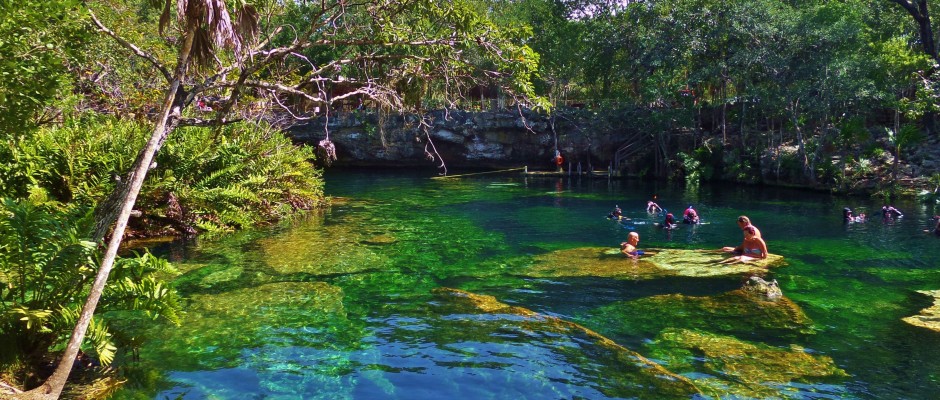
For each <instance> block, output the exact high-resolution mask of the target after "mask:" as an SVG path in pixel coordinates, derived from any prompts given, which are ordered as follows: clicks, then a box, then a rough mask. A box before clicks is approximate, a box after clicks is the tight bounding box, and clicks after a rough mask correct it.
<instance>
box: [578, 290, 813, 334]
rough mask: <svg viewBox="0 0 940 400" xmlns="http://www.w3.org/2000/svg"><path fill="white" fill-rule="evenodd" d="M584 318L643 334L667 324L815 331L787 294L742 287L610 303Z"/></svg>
mask: <svg viewBox="0 0 940 400" xmlns="http://www.w3.org/2000/svg"><path fill="white" fill-rule="evenodd" d="M588 320H589V321H590V325H591V326H596V327H598V329H599V330H602V331H604V332H608V333H620V334H624V335H634V336H635V335H640V336H646V337H651V336H654V335H656V334H657V333H659V332H660V331H662V330H664V329H666V328H690V329H704V330H707V331H710V332H720V333H728V334H735V335H738V336H746V335H758V334H769V335H774V336H777V337H790V338H794V337H796V336H798V335H802V334H812V333H814V332H815V331H814V330H813V322H812V321H811V320H810V319H809V318H808V317H807V316H806V314H805V313H804V312H803V310H802V309H801V308H800V307H799V306H798V305H797V304H796V303H794V302H793V301H791V300H790V299H787V298H786V297H780V298H777V299H775V300H769V299H767V298H766V297H764V296H761V295H759V294H754V293H750V292H748V291H747V290H746V289H743V288H742V289H737V290H733V291H730V292H727V293H723V294H720V295H717V296H686V295H681V294H667V295H659V296H651V297H645V298H641V299H637V300H633V301H627V302H619V303H613V304H611V305H607V306H604V307H601V308H598V309H596V310H594V311H592V312H591V313H590V314H589V317H588Z"/></svg>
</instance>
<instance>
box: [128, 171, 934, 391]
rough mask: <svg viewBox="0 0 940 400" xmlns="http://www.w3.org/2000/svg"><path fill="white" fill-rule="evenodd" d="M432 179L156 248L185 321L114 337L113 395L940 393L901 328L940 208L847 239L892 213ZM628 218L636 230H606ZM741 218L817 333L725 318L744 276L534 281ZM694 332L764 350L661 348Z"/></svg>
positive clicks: (729, 197) (790, 195) (772, 197)
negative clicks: (475, 301) (449, 293)
mask: <svg viewBox="0 0 940 400" xmlns="http://www.w3.org/2000/svg"><path fill="white" fill-rule="evenodd" d="M430 177H431V175H429V174H422V173H403V172H387V173H386V172H375V171H370V172H357V171H346V172H339V171H330V172H328V173H327V175H326V178H327V190H328V192H329V194H330V195H332V196H336V197H337V200H336V201H335V205H334V206H333V207H332V208H330V209H329V210H328V211H326V212H325V213H324V214H323V215H317V216H312V217H310V218H306V219H304V220H303V221H296V222H294V223H293V224H290V226H280V227H273V228H270V229H265V230H256V231H251V232H242V233H239V234H236V235H232V236H228V237H225V238H222V239H219V240H214V241H207V240H203V241H201V242H200V243H198V244H190V245H185V246H184V245H179V246H173V247H168V248H164V249H159V250H158V251H159V252H162V253H164V255H165V256H167V257H169V258H171V260H172V261H173V262H174V264H175V265H176V266H177V267H179V268H180V269H181V270H182V271H183V274H182V275H181V276H180V277H179V278H178V280H177V281H176V286H177V288H178V289H179V290H180V292H181V293H182V294H183V295H184V296H185V297H186V299H187V305H186V310H187V314H186V316H185V320H184V323H183V325H182V326H181V327H172V326H164V325H153V323H150V322H148V321H134V320H122V321H120V322H119V323H121V324H124V325H126V326H127V327H129V328H132V330H133V331H135V332H136V334H137V335H138V337H139V338H140V339H142V340H143V343H144V344H143V345H142V347H140V349H139V356H140V357H139V361H133V360H131V359H130V356H129V355H124V357H122V358H121V362H122V363H124V364H125V365H127V366H128V373H127V378H128V379H129V383H128V384H127V385H126V388H125V389H122V390H121V391H120V392H119V393H117V394H116V395H115V398H152V399H166V398H170V399H174V398H184V399H260V398H278V399H320V398H322V399H346V398H348V399H441V398H445V399H446V398H472V399H522V398H525V399H571V398H586V399H600V398H649V399H658V398H719V397H720V398H749V397H760V398H812V399H817V398H860V399H887V398H891V399H926V398H936V397H937V396H938V393H940V383H938V379H940V333H938V332H933V331H929V330H927V329H923V328H917V327H913V326H909V325H908V324H906V323H904V322H902V321H901V318H902V317H905V316H909V315H914V314H917V313H918V312H919V310H921V309H923V308H925V307H927V306H929V305H930V304H931V300H930V299H928V298H926V297H923V296H921V295H919V294H917V293H915V292H914V291H915V290H921V289H940V264H938V263H937V260H938V256H940V238H937V237H935V236H932V235H928V234H925V233H924V232H923V230H924V229H927V228H929V227H930V221H929V217H930V216H932V215H934V214H936V213H938V210H936V209H932V208H928V207H925V206H923V205H919V204H914V203H899V204H895V206H897V207H898V208H900V209H901V210H903V211H904V212H905V214H906V215H905V217H904V218H901V219H899V220H890V221H883V220H882V219H880V218H878V217H876V218H873V219H871V220H870V221H869V222H867V223H864V224H851V225H845V224H843V223H842V220H841V217H840V211H841V209H842V207H844V206H851V207H853V208H856V209H859V208H862V209H867V211H869V212H870V213H874V211H877V210H878V209H880V206H881V205H880V204H875V203H874V202H872V201H869V200H868V199H856V198H853V199H846V198H840V197H833V196H829V195H825V194H820V193H815V192H806V191H798V190H787V189H776V188H761V187H752V186H732V185H714V186H712V185H702V186H700V187H695V188H685V187H676V186H670V185H666V184H661V183H660V184H656V183H646V182H636V181H607V180H586V179H585V180H578V179H558V178H535V179H534V178H528V179H526V178H523V177H519V176H496V175H482V176H479V177H468V178H462V179H449V180H437V179H430ZM653 194H657V195H658V196H659V203H660V204H661V205H663V206H664V207H666V208H667V209H668V210H670V211H674V212H677V213H681V210H682V209H683V208H684V207H685V206H686V205H688V204H694V205H695V206H696V208H697V209H698V210H699V213H700V215H702V218H703V221H705V222H706V224H703V225H701V226H697V227H694V228H691V227H689V226H681V227H680V229H678V230H676V231H672V232H667V231H662V230H660V229H658V228H656V227H655V226H654V225H653V223H654V222H658V221H659V220H660V217H653V216H650V215H648V214H647V213H646V212H645V204H646V200H648V199H649V198H650V197H651V195H653ZM615 204H617V205H620V207H621V208H623V210H624V214H625V215H626V216H628V217H631V218H633V221H632V222H628V223H625V224H618V223H616V222H612V221H609V220H607V219H606V218H604V217H605V216H606V215H607V213H608V212H609V211H610V209H611V208H612V207H613V206H614V205H615ZM741 214H746V215H748V216H750V217H751V219H752V220H753V221H754V223H755V225H757V226H758V227H759V228H760V229H761V231H762V232H763V236H764V238H765V239H766V240H767V242H768V247H769V249H770V251H771V252H772V253H775V254H781V255H783V256H785V257H786V259H787V261H788V265H787V266H785V267H782V268H779V269H775V270H773V272H772V273H771V275H770V276H769V277H770V278H775V279H777V280H778V281H779V283H780V286H781V288H782V290H783V293H784V296H785V297H786V298H788V299H790V300H792V302H793V303H794V304H795V307H797V309H798V310H799V311H801V312H802V313H805V317H806V318H808V321H809V322H804V323H803V324H802V325H801V326H800V327H794V326H793V324H792V323H789V324H788V323H787V321H783V322H781V323H778V322H776V320H772V319H770V318H772V317H771V316H769V314H768V316H766V317H765V316H763V315H762V314H761V311H760V309H758V312H757V314H754V313H750V314H737V313H736V311H734V310H731V311H729V309H725V310H722V309H721V307H723V306H722V305H721V304H723V303H721V300H718V299H722V298H725V297H722V295H723V294H725V293H728V292H730V291H733V290H735V289H737V288H739V287H740V286H741V282H742V280H743V278H744V277H742V276H731V277H727V278H708V279H703V278H679V277H663V278H659V279H650V280H639V279H629V278H626V279H625V278H623V277H619V278H601V277H584V276H581V277H564V276H559V277H551V276H548V277H546V276H540V277H533V276H531V274H527V273H526V268H527V266H529V265H531V263H532V262H533V261H532V260H533V259H534V258H535V257H538V256H539V255H543V254H547V253H551V252H554V251H563V250H566V249H572V248H578V247H608V248H610V249H616V248H617V246H618V244H619V243H620V242H622V241H623V240H625V238H626V234H627V232H628V229H633V230H636V231H637V232H639V233H640V236H641V242H640V248H654V247H658V248H684V249H714V248H718V247H721V246H726V245H737V244H738V243H740V241H741V233H740V230H739V229H738V228H737V226H736V225H735V223H734V220H735V218H736V217H737V216H738V215H741ZM624 262H629V261H628V260H624ZM440 287H449V288H456V289H461V290H465V291H467V292H471V293H475V294H480V295H489V296H493V297H494V298H495V300H496V301H499V302H501V303H504V304H507V305H511V306H516V307H519V308H518V309H514V310H520V309H522V308H524V309H527V310H531V311H532V312H535V313H538V315H537V316H536V317H532V316H531V315H530V316H525V315H523V314H521V313H520V312H495V313H487V312H468V311H467V310H466V308H460V307H455V306H453V305H451V304H448V300H447V299H446V298H441V297H440V296H435V295H434V294H433V293H432V291H433V290H434V289H436V288H440ZM679 295H681V296H679ZM677 296H678V297H677ZM676 298H679V299H686V300H688V301H689V302H697V301H705V302H708V301H709V299H713V300H715V301H716V302H717V304H718V308H719V309H717V310H709V311H702V310H703V309H702V308H697V307H698V306H695V307H691V306H688V303H683V302H681V301H679V302H676V301H671V300H668V299H676ZM663 299H666V300H663ZM689 299H692V300H689ZM695 299H697V300H695ZM702 299H704V300H702ZM683 304H685V305H683ZM696 304H699V303H696ZM790 322H792V321H790ZM574 324H578V325H574ZM582 328H584V330H582ZM677 328H681V329H684V330H687V332H696V333H697V334H703V335H715V336H706V337H718V338H723V339H722V340H724V339H730V340H732V342H731V343H732V345H731V346H730V348H731V349H742V348H745V347H748V348H750V347H752V346H759V347H760V348H762V349H765V350H767V352H766V353H759V354H758V355H755V353H747V354H745V355H744V356H740V357H737V358H738V359H739V360H737V361H733V362H730V361H728V360H729V359H724V360H723V361H722V360H718V359H716V358H714V357H713V356H714V354H707V353H702V352H701V351H695V350H691V351H690V350H688V349H685V350H681V349H680V350H676V348H674V347H670V346H666V345H664V343H665V342H666V341H664V339H663V338H664V337H666V336H663V335H664V333H667V334H666V335H667V336H668V332H674V331H675V329H677ZM588 330H589V331H588ZM586 332H596V335H600V336H604V337H606V338H608V339H610V341H612V342H605V341H603V340H599V339H598V337H599V336H595V335H592V334H590V333H586ZM680 341H681V340H680ZM621 346H622V347H621ZM791 348H800V349H802V353H801V354H809V355H811V356H812V357H816V358H817V359H826V358H827V357H828V358H829V359H831V364H832V368H834V369H838V370H841V371H844V374H822V375H818V374H817V375H813V374H808V373H806V372H805V370H806V368H807V367H806V366H803V365H802V364H799V363H798V362H797V361H794V360H791V359H789V358H787V357H789V356H786V355H784V356H783V357H782V358H783V361H782V363H779V364H761V361H766V360H764V358H765V355H763V354H778V353H782V354H790V353H785V350H789V349H791ZM627 349H629V350H627ZM768 349H769V350H768ZM777 350H779V351H777ZM631 352H636V353H639V354H640V355H643V356H645V357H648V358H650V359H652V360H653V361H656V362H659V363H662V364H663V365H664V366H665V367H666V368H668V369H670V370H671V371H672V372H675V373H677V374H680V375H682V376H683V377H685V378H688V379H689V380H691V382H694V383H695V385H696V386H697V387H698V388H699V389H700V391H701V393H690V392H688V391H686V390H684V389H682V388H677V387H676V385H675V379H670V378H668V377H667V376H664V375H663V374H658V373H654V374H651V375H650V374H648V373H646V374H647V375H644V373H645V372H643V371H639V372H638V371H637V367H636V360H637V358H636V357H635V356H632V355H631V354H636V353H631ZM710 357H711V358H710ZM767 357H769V356H767ZM767 365H778V366H779V367H768V366H767ZM736 368H737V369H743V368H754V369H753V371H755V372H748V373H744V374H741V373H740V372H738V371H736V370H735V369H736ZM642 369H643V368H640V370H642ZM647 369H648V368H647ZM777 369H779V371H777ZM757 372H760V373H759V374H758V373H757ZM778 372H780V374H778ZM784 372H786V373H784ZM781 376H783V378H781Z"/></svg>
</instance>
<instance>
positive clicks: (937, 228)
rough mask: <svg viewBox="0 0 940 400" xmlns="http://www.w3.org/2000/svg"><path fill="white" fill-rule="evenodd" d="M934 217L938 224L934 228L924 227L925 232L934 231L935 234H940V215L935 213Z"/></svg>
mask: <svg viewBox="0 0 940 400" xmlns="http://www.w3.org/2000/svg"><path fill="white" fill-rule="evenodd" d="M933 219H934V220H936V221H937V225H936V226H934V227H933V230H932V231H930V230H927V229H924V232H927V233H933V234H934V235H937V236H940V215H934V216H933Z"/></svg>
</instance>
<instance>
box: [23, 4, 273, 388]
mask: <svg viewBox="0 0 940 400" xmlns="http://www.w3.org/2000/svg"><path fill="white" fill-rule="evenodd" d="M151 3H154V5H155V6H158V7H159V6H162V7H163V13H162V15H161V17H160V31H161V33H162V31H163V30H164V29H165V28H166V27H167V26H168V25H169V23H170V15H171V12H172V9H173V8H174V7H172V5H173V4H172V3H173V0H151ZM175 10H176V17H177V18H176V19H177V23H178V27H179V29H180V30H181V35H182V37H183V40H182V42H181V45H180V48H179V54H178V56H177V64H176V70H175V71H174V73H173V75H172V76H170V75H169V74H168V73H167V71H166V69H165V68H162V67H160V69H161V71H162V72H163V75H164V77H166V78H167V79H168V81H169V87H168V89H167V91H166V95H165V96H164V100H163V106H162V109H161V110H160V114H159V118H158V119H157V121H156V123H155V124H154V128H153V132H152V133H151V135H150V140H149V141H148V142H147V145H146V146H145V147H144V148H143V149H142V150H141V151H140V153H138V155H137V159H136V160H135V162H134V165H133V166H132V167H131V171H130V173H129V174H128V176H127V177H126V178H125V179H123V180H122V182H121V183H120V184H119V185H118V187H117V188H116V189H115V191H114V193H112V195H111V196H110V197H109V199H108V201H106V202H105V203H104V204H103V207H99V209H100V210H99V211H101V212H99V213H98V214H99V217H98V218H97V224H96V232H95V234H94V236H95V239H96V240H102V239H103V238H104V236H105V235H106V233H107V230H108V227H109V226H110V225H111V222H112V221H115V220H116V222H115V226H114V230H113V232H112V233H111V238H110V240H109V241H108V245H107V248H106V249H105V255H104V257H103V258H102V260H101V266H100V268H99V269H98V274H97V276H96V277H95V280H94V283H93V284H92V287H91V290H90V292H89V294H88V298H87V299H86V301H85V304H84V306H83V307H82V311H81V314H80V316H79V319H78V322H77V323H76V324H75V329H74V330H73V331H72V335H71V337H70V338H69V342H68V344H67V345H66V348H65V352H64V353H63V355H62V357H61V358H60V359H59V363H58V365H57V367H56V370H55V372H54V373H53V374H52V375H51V376H50V377H49V378H48V379H47V380H46V381H45V382H44V383H43V384H42V385H41V386H39V387H37V388H35V389H33V390H30V391H28V392H25V393H23V394H21V395H19V397H20V398H29V399H57V398H58V397H59V395H60V394H61V393H62V390H63V388H64V387H65V383H66V380H67V379H68V376H69V373H70V372H71V370H72V364H73V361H74V360H75V357H76V356H77V355H78V351H79V348H80V345H81V343H82V341H83V340H84V338H85V333H86V331H87V329H88V325H89V323H90V322H91V318H92V315H94V312H95V307H96V306H97V305H98V300H99V299H100V298H101V294H102V291H103V290H104V287H105V284H106V283H107V281H108V275H110V273H111V269H112V267H113V266H114V261H115V258H116V256H117V251H118V248H119V247H120V245H121V240H122V239H123V236H124V230H125V229H126V228H127V222H128V219H129V218H130V215H131V212H132V211H133V209H134V204H135V202H136V201H137V195H138V194H139V193H140V189H141V187H142V186H143V183H144V178H146V176H147V171H148V170H149V169H150V166H151V164H152V162H153V158H154V155H155V154H156V153H157V151H158V150H159V149H160V147H161V145H162V144H163V142H164V140H166V138H167V136H168V135H169V134H170V132H172V130H173V129H174V128H175V126H176V125H175V123H174V120H178V119H179V116H180V112H181V110H182V108H183V107H184V106H185V105H186V103H185V101H184V99H183V98H181V96H178V94H180V86H181V84H182V82H183V81H184V80H185V78H186V76H187V71H188V68H189V66H190V64H191V63H192V62H194V61H198V62H207V61H208V60H211V59H212V58H213V56H214V54H215V51H216V50H217V49H220V48H222V47H229V48H234V49H236V51H238V49H239V48H240V47H241V46H242V44H243V42H242V37H245V36H246V35H239V34H236V30H237V28H236V27H235V26H233V22H232V18H231V17H230V14H229V12H228V9H227V8H226V6H225V2H224V0H176V7H175ZM91 15H92V18H93V20H94V22H95V24H96V25H97V26H98V28H99V29H101V30H102V31H104V32H105V33H108V34H109V35H111V36H113V37H115V38H116V39H117V36H116V35H114V34H113V32H110V31H109V30H108V29H107V28H105V27H104V25H102V24H101V23H100V21H98V20H97V18H95V17H94V14H93V13H92V14H91ZM252 15H254V14H253V13H252V12H251V10H246V11H245V12H243V13H240V14H239V16H240V18H238V19H237V20H238V21H240V22H241V23H243V24H246V25H254V24H255V22H254V21H253V20H250V18H247V17H250V16H252ZM118 40H119V41H120V39H118ZM122 44H124V45H125V46H130V47H133V45H129V44H128V43H126V42H124V43H122ZM135 49H136V48H135ZM136 51H137V52H139V51H140V50H136ZM151 61H153V62H155V60H151ZM102 227H103V229H102Z"/></svg>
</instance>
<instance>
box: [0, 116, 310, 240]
mask: <svg viewBox="0 0 940 400" xmlns="http://www.w3.org/2000/svg"><path fill="white" fill-rule="evenodd" d="M146 135H147V132H146V128H145V127H144V126H142V125H140V124H137V123H135V122H132V121H120V120H116V119H113V118H107V117H90V116H87V117H85V118H82V119H78V120H70V121H68V122H67V123H66V124H64V125H63V126H61V127H50V128H44V129H41V130H39V131H37V132H36V133H35V134H34V135H33V137H31V138H28V139H27V138H25V137H22V138H18V139H17V140H15V141H11V142H9V143H7V144H6V145H0V156H4V157H3V159H4V160H8V161H0V194H2V195H4V196H7V197H11V198H18V199H22V198H26V197H28V196H29V193H30V192H29V191H30V188H34V187H36V188H41V189H42V190H44V191H45V192H48V193H49V194H50V196H52V197H53V198H54V199H55V200H57V201H60V202H71V203H75V204H80V205H84V206H86V207H93V206H94V205H96V204H97V203H98V202H99V201H101V200H102V199H103V198H104V197H105V196H107V194H108V193H110V191H111V190H112V189H113V187H114V177H115V176H119V174H122V173H123V172H124V171H126V170H127V169H128V168H129V166H130V165H131V163H132V162H133V159H134V157H135V156H136V153H135V149H138V148H140V147H141V146H142V144H143V142H144V140H145V138H146ZM313 158H314V155H313V154H312V152H311V151H310V149H308V148H305V147H298V146H295V145H293V144H292V143H291V142H290V140H289V139H287V137H286V136H284V135H283V133H281V132H278V131H276V130H274V129H271V128H268V127H263V126H257V125H252V124H240V125H237V126H231V127H227V128H224V129H222V130H220V131H213V130H210V129H205V128H187V129H181V130H180V131H179V134H178V135H175V136H173V137H171V138H170V139H169V140H168V141H167V143H165V144H164V150H163V151H162V152H161V154H160V155H159V156H158V157H157V160H156V161H157V165H158V167H157V168H156V169H155V170H153V171H152V172H151V173H150V174H149V176H148V178H147V179H148V181H147V183H146V184H145V185H144V191H143V193H141V195H140V197H139V199H138V209H142V210H145V211H146V212H147V214H148V215H149V216H155V217H159V218H171V219H175V220H176V222H179V223H181V224H184V225H188V226H196V227H199V228H201V229H204V230H207V231H227V230H231V229H235V228H238V227H248V226H253V225H255V224H258V223H263V222H268V221H274V220H279V219H283V218H287V217H289V216H290V215H292V214H293V213H295V212H296V211H297V210H300V209H308V208H311V207H314V206H316V205H318V204H320V202H321V201H322V200H323V182H322V178H321V175H320V171H319V170H316V169H315V168H314V167H313V166H312V164H311V163H310V161H311V160H313ZM171 193H172V194H173V196H174V197H175V198H176V199H177V200H178V202H179V207H181V209H182V213H183V215H172V211H171V210H170V208H171V207H175V205H173V204H172V202H169V201H168V196H169V195H170V194H171ZM155 229H157V228H155Z"/></svg>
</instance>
